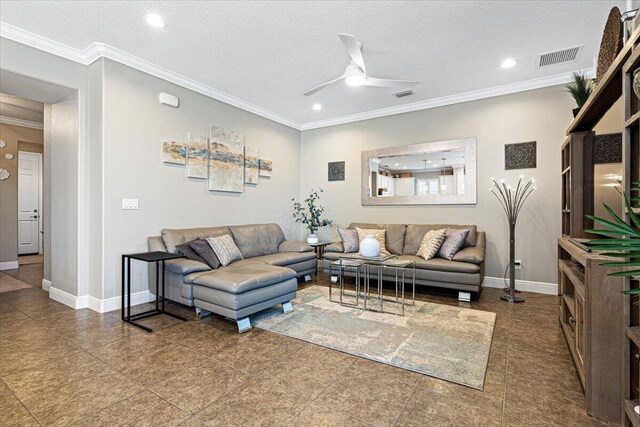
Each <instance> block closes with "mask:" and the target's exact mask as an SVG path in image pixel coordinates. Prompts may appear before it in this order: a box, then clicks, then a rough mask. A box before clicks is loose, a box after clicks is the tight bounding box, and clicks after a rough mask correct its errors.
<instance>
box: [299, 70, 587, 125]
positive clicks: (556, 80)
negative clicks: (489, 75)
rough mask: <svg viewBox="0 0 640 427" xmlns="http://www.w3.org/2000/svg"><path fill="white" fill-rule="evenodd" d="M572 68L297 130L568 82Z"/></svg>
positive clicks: (352, 115)
mask: <svg viewBox="0 0 640 427" xmlns="http://www.w3.org/2000/svg"><path fill="white" fill-rule="evenodd" d="M580 71H582V72H583V73H584V74H585V75H586V76H588V77H593V76H595V70H594V69H593V68H588V69H584V70H580ZM573 73H574V72H573V71H571V72H567V73H561V74H554V75H552V76H547V77H540V78H536V79H531V80H524V81H521V82H516V83H510V84H506V85H502V86H494V87H490V88H487V89H480V90H475V91H471V92H464V93H459V94H456V95H449V96H443V97H441V98H434V99H427V100H425V101H418V102H412V103H410V104H403V105H398V106H394V107H388V108H381V109H379V110H372V111H366V112H364V113H357V114H350V115H347V116H341V117H335V118H332V119H326V120H318V121H316V122H307V123H303V124H302V126H301V127H300V130H301V131H306V130H312V129H318V128H324V127H329V126H337V125H342V124H345V123H352V122H359V121H362V120H369V119H376V118H379V117H386V116H393V115H396V114H402V113H410V112H412V111H419V110H428V109H430V108H437V107H444V106H446V105H453V104H460V103H463V102H469V101H477V100H480V99H486V98H493V97H495V96H501V95H509V94H512V93H518V92H525V91H528V90H534V89H541V88H544V87H549V86H557V85H561V84H566V83H568V82H569V81H571V77H572V75H573Z"/></svg>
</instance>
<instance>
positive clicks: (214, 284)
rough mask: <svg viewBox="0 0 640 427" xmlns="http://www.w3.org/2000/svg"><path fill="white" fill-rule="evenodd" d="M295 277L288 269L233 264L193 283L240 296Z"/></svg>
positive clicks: (272, 266) (200, 277)
mask: <svg viewBox="0 0 640 427" xmlns="http://www.w3.org/2000/svg"><path fill="white" fill-rule="evenodd" d="M294 277H296V272H295V271H293V270H291V269H290V268H286V267H277V266H275V265H266V264H258V263H251V264H244V265H235V264H232V265H230V266H228V267H223V268H219V269H217V270H213V271H211V272H209V273H205V274H203V275H201V276H198V277H197V278H196V279H195V280H194V281H193V283H194V284H195V285H199V286H206V287H208V288H212V289H218V290H220V291H225V292H229V293H231V294H240V293H243V292H247V291H250V290H252V289H258V288H263V287H265V286H269V285H271V284H274V283H280V282H283V281H285V280H288V279H292V278H294Z"/></svg>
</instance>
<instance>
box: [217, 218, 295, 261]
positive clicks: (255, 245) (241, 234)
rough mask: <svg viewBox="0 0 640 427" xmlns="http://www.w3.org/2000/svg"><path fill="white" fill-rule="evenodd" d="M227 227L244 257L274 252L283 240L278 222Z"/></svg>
mask: <svg viewBox="0 0 640 427" xmlns="http://www.w3.org/2000/svg"><path fill="white" fill-rule="evenodd" d="M229 229H230V230H231V234H232V236H233V240H235V242H236V245H238V248H239V249H240V252H242V256H243V257H244V258H253V257H256V256H260V255H268V254H274V253H276V252H278V250H279V247H280V243H282V242H284V241H285V237H284V233H283V232H282V229H281V228H280V226H279V225H278V224H251V225H233V226H230V227H229Z"/></svg>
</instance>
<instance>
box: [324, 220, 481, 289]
mask: <svg viewBox="0 0 640 427" xmlns="http://www.w3.org/2000/svg"><path fill="white" fill-rule="evenodd" d="M356 227H358V228H364V229H384V230H385V231H386V233H385V234H386V244H387V250H388V251H389V252H390V253H391V254H393V255H398V257H399V259H407V260H412V261H415V262H416V264H415V266H416V285H425V286H437V287H442V288H448V289H456V290H458V291H460V292H459V294H458V298H459V299H461V300H468V299H469V298H470V297H471V295H470V294H477V293H478V292H480V290H481V287H482V282H483V281H484V260H485V247H486V235H485V233H484V232H483V231H478V229H477V227H476V226H475V225H460V224H366V223H352V224H350V225H349V227H348V228H350V229H355V228H356ZM443 228H447V229H448V228H453V229H468V230H469V234H468V235H467V238H466V240H465V242H464V244H463V246H462V249H461V250H460V251H459V252H458V253H456V255H455V256H454V257H453V259H452V260H448V259H443V258H432V259H430V260H428V261H427V260H425V259H424V258H422V257H419V256H416V253H417V252H418V249H419V248H420V243H421V242H422V239H423V237H424V235H425V234H426V233H427V232H428V231H430V230H438V229H443ZM353 255H357V253H345V252H344V246H343V245H342V242H337V243H333V244H331V245H329V246H327V247H326V249H325V254H324V262H323V269H324V271H325V272H327V273H328V272H329V264H330V263H332V262H334V261H336V260H338V259H340V258H341V257H349V256H353ZM345 274H350V273H349V272H347V273H345ZM383 278H386V276H383ZM388 278H389V279H390V280H391V276H389V277H388Z"/></svg>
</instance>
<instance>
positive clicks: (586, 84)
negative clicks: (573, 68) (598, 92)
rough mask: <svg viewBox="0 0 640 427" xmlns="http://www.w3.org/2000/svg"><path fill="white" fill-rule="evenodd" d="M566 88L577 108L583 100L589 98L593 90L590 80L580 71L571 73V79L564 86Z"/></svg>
mask: <svg viewBox="0 0 640 427" xmlns="http://www.w3.org/2000/svg"><path fill="white" fill-rule="evenodd" d="M566 88H567V92H569V93H570V94H571V96H572V97H573V99H574V100H575V101H576V105H577V106H578V108H579V109H580V108H582V106H583V105H584V104H585V102H587V99H589V96H590V95H591V92H592V91H593V86H592V85H591V80H590V79H588V78H586V77H585V75H584V74H582V73H573V80H572V82H571V83H569V84H568V85H567V86H566Z"/></svg>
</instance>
